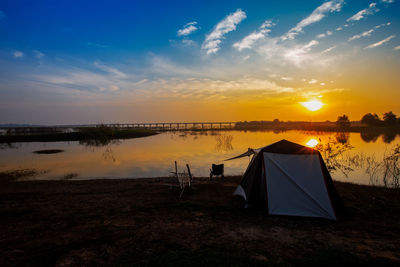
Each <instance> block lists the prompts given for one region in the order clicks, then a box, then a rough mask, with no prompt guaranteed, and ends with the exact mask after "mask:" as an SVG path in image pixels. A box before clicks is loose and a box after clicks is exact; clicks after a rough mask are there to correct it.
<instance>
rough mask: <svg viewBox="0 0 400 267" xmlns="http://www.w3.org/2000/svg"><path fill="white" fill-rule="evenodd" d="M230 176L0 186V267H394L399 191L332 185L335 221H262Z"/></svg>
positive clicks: (399, 240)
mask: <svg viewBox="0 0 400 267" xmlns="http://www.w3.org/2000/svg"><path fill="white" fill-rule="evenodd" d="M240 179H241V177H240V176H233V177H226V178H225V179H224V180H221V179H213V180H211V181H209V179H208V178H195V180H194V185H193V190H191V191H187V192H185V194H184V195H183V198H182V199H179V193H180V190H179V189H178V188H177V184H176V181H175V179H174V178H165V177H164V178H162V177H160V178H135V179H110V180H108V179H98V180H63V181H23V182H6V183H5V182H3V183H2V184H1V186H0V204H1V205H0V214H1V218H2V220H1V221H0V227H1V230H0V236H1V239H0V248H1V250H2V254H1V255H0V265H3V266H4V265H21V264H22V265H64V266H74V265H148V266H159V265H160V264H163V263H164V264H167V265H168V264H169V265H187V264H193V263H197V264H198V265H199V266H201V265H203V266H204V264H208V265H209V266H224V265H233V264H235V263H236V264H239V263H240V264H242V265H255V266H261V265H265V264H272V265H275V264H286V265H288V266H293V265H299V264H303V265H309V264H314V265H318V264H322V263H326V262H331V263H332V264H333V266H334V265H338V264H345V263H346V262H352V263H354V264H371V263H373V264H376V265H378V264H386V265H389V266H390V265H393V266H394V265H398V264H399V263H400V254H399V253H398V247H399V245H400V224H399V223H398V221H399V219H400V189H393V188H384V187H376V186H366V185H356V184H351V183H343V182H334V184H335V186H336V188H337V191H338V193H339V195H340V196H341V198H342V200H343V202H344V205H345V207H346V211H347V216H346V218H345V219H344V220H343V221H339V222H330V221H326V220H321V219H316V218H302V217H284V216H267V215H265V213H264V212H263V211H262V210H260V209H256V208H250V209H244V208H243V207H242V204H241V203H240V202H236V200H235V199H233V198H232V193H233V191H234V189H235V188H236V186H237V185H238V183H239V182H240Z"/></svg>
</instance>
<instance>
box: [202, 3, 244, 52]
mask: <svg viewBox="0 0 400 267" xmlns="http://www.w3.org/2000/svg"><path fill="white" fill-rule="evenodd" d="M245 18H246V13H245V12H243V11H242V10H241V9H238V10H236V12H234V13H232V14H229V15H228V16H227V17H226V18H225V19H223V20H222V21H220V22H219V23H218V24H217V25H216V26H215V28H214V30H213V31H212V32H211V33H210V34H208V35H207V36H206V39H205V40H204V42H203V45H202V49H204V50H206V53H207V54H208V55H210V54H215V53H217V52H218V50H219V49H220V44H221V42H222V41H221V39H223V38H224V35H225V34H227V33H229V32H231V31H234V30H236V26H237V25H238V24H239V23H240V22H241V21H242V20H244V19H245Z"/></svg>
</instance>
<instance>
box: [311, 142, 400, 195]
mask: <svg viewBox="0 0 400 267" xmlns="http://www.w3.org/2000/svg"><path fill="white" fill-rule="evenodd" d="M337 139H338V138H337V137H336V140H334V139H329V140H328V142H326V143H321V140H320V143H319V144H318V145H317V146H316V147H315V149H317V150H318V151H320V153H321V155H322V157H323V158H324V160H325V164H326V167H327V168H328V170H329V171H331V172H336V171H340V172H341V173H343V174H344V175H345V176H346V177H348V176H349V174H350V173H351V172H353V171H355V170H356V169H359V170H362V171H363V172H364V173H365V174H366V175H368V176H369V180H370V184H372V185H383V186H385V187H396V188H399V187H400V145H399V144H397V145H396V146H395V147H394V148H393V149H392V150H391V151H389V152H387V153H385V154H384V156H383V158H382V159H381V160H379V159H377V158H376V157H375V156H374V155H372V156H367V155H365V154H363V153H357V154H350V153H348V152H349V151H350V150H351V149H353V148H354V147H353V146H351V145H350V144H349V143H348V141H346V142H341V141H342V140H341V139H340V138H339V140H337Z"/></svg>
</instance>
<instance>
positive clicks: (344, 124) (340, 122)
mask: <svg viewBox="0 0 400 267" xmlns="http://www.w3.org/2000/svg"><path fill="white" fill-rule="evenodd" d="M336 125H337V126H339V127H340V128H349V127H350V120H349V117H348V116H347V115H343V116H339V117H338V118H337V121H336Z"/></svg>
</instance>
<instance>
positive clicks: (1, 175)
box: [0, 169, 44, 182]
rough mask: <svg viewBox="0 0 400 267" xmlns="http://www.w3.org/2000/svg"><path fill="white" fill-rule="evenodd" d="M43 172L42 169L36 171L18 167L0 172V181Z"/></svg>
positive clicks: (13, 179) (14, 179)
mask: <svg viewBox="0 0 400 267" xmlns="http://www.w3.org/2000/svg"><path fill="white" fill-rule="evenodd" d="M43 172H44V171H38V170H36V169H18V170H11V171H4V172H0V181H1V182H9V181H16V180H18V179H20V178H26V177H33V176H36V175H38V174H41V173H43Z"/></svg>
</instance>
